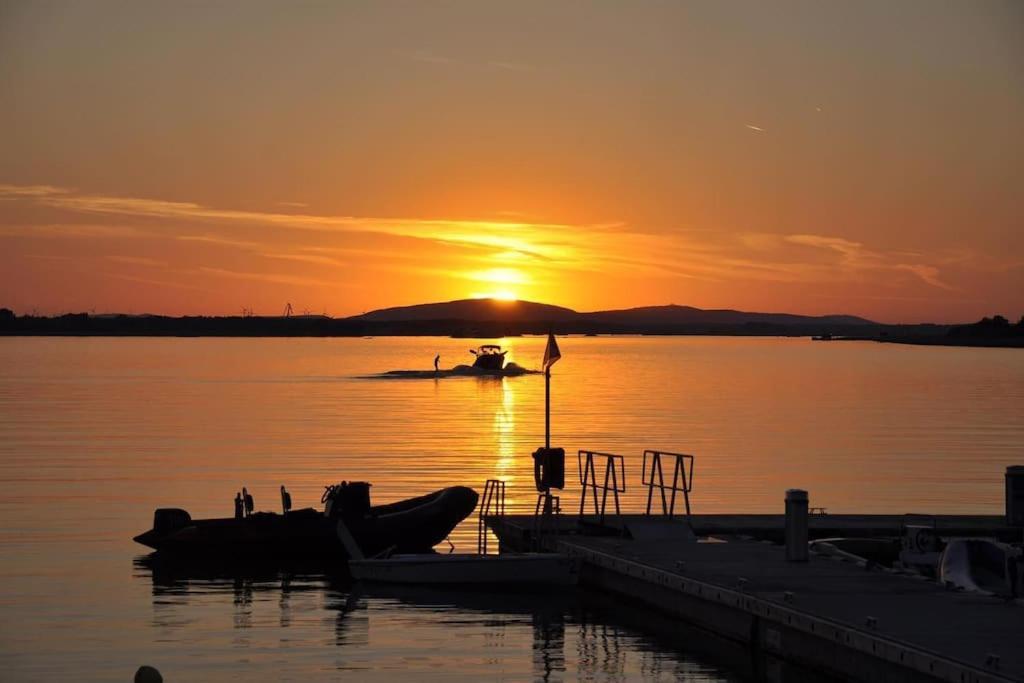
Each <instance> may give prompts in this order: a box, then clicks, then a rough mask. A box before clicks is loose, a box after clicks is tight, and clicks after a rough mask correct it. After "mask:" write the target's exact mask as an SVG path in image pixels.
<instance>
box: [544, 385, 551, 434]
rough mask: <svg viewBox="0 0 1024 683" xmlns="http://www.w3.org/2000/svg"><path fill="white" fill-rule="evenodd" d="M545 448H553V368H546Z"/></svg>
mask: <svg viewBox="0 0 1024 683" xmlns="http://www.w3.org/2000/svg"><path fill="white" fill-rule="evenodd" d="M544 448H551V368H550V367H547V368H544Z"/></svg>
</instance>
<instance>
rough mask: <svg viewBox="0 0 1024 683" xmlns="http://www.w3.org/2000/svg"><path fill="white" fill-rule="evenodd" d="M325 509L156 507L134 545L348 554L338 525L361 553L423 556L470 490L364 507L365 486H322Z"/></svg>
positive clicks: (448, 527) (192, 551)
mask: <svg viewBox="0 0 1024 683" xmlns="http://www.w3.org/2000/svg"><path fill="white" fill-rule="evenodd" d="M325 489H326V490H325V491H324V495H323V497H322V499H321V502H323V503H324V510H323V511H319V510H316V509H313V508H306V509H302V510H295V511H291V512H288V513H287V514H276V513H271V512H257V513H255V514H252V515H250V516H248V517H241V518H237V517H236V518H226V519H192V517H191V516H190V515H189V513H188V512H187V511H185V510H182V509H179V508H161V509H158V510H156V512H155V513H154V515H153V528H152V529H150V530H149V531H146V532H144V533H142V534H139V535H138V536H136V537H135V538H134V540H135V542H137V543H141V544H142V545H145V546H148V547H150V548H153V549H154V550H157V551H159V552H161V553H165V554H175V555H204V556H211V555H214V556H247V557H254V558H261V559H295V558H297V557H305V556H340V557H342V558H344V557H347V553H346V550H345V547H344V546H343V545H342V543H341V542H340V540H339V538H338V533H337V526H338V522H339V521H340V520H344V521H345V524H346V526H347V528H348V529H349V531H350V532H351V534H352V535H353V537H354V538H355V539H356V540H357V542H358V544H359V546H360V547H361V548H363V549H364V550H365V552H367V554H370V555H372V554H377V553H382V552H386V551H387V552H401V553H420V552H429V551H430V550H431V549H432V548H433V547H434V546H435V545H437V544H439V543H441V542H442V541H444V539H445V538H447V537H448V534H449V533H451V531H452V529H454V528H455V526H456V525H458V524H459V523H460V522H461V521H462V520H464V519H466V517H468V516H469V515H470V514H471V513H472V512H473V510H474V508H476V503H477V498H478V496H477V493H476V491H474V490H473V489H471V488H467V487H465V486H452V487H449V488H445V489H441V490H439V491H434V492H433V493H429V494H427V495H425V496H418V497H416V498H409V499H406V500H402V501H399V502H396V503H389V504H386V505H376V506H371V505H370V493H369V492H370V484H368V483H366V482H342V483H341V484H338V485H333V486H328V487H325Z"/></svg>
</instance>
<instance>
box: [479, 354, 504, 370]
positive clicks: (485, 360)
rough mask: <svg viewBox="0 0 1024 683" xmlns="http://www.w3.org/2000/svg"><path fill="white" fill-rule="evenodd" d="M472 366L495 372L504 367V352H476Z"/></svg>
mask: <svg viewBox="0 0 1024 683" xmlns="http://www.w3.org/2000/svg"><path fill="white" fill-rule="evenodd" d="M473 367H474V368H479V369H481V370H487V371H489V372H497V371H499V370H501V369H502V368H504V367H505V352H504V351H502V352H501V353H481V354H478V355H477V357H476V360H475V361H474V362H473Z"/></svg>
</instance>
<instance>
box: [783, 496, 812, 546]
mask: <svg viewBox="0 0 1024 683" xmlns="http://www.w3.org/2000/svg"><path fill="white" fill-rule="evenodd" d="M807 558H808V552H807V491H804V490H803V489H787V490H786V561H787V562H806V561H807Z"/></svg>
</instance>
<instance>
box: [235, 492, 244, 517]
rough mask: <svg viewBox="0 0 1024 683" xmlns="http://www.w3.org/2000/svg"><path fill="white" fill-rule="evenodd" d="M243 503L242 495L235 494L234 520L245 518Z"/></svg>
mask: <svg viewBox="0 0 1024 683" xmlns="http://www.w3.org/2000/svg"><path fill="white" fill-rule="evenodd" d="M244 508H245V503H244V502H243V501H242V494H241V493H237V492H236V493H235V519H242V517H244V516H245V511H244Z"/></svg>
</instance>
